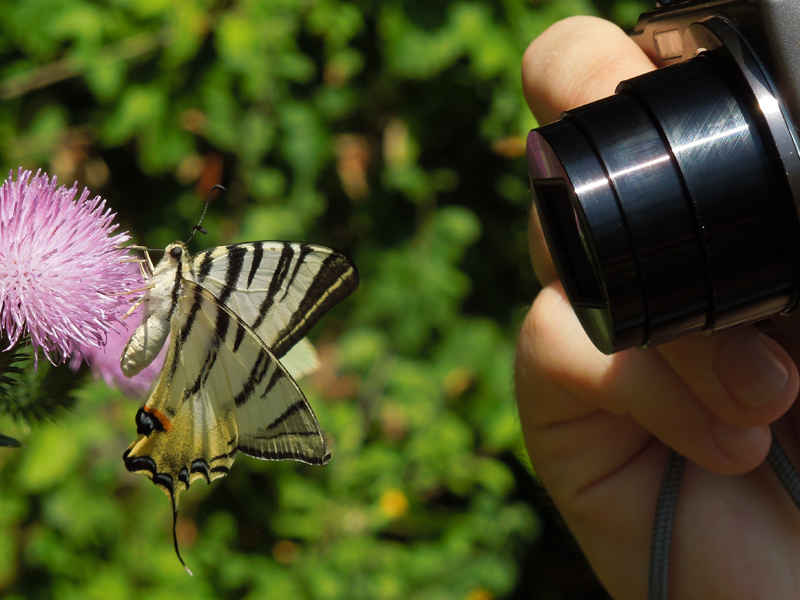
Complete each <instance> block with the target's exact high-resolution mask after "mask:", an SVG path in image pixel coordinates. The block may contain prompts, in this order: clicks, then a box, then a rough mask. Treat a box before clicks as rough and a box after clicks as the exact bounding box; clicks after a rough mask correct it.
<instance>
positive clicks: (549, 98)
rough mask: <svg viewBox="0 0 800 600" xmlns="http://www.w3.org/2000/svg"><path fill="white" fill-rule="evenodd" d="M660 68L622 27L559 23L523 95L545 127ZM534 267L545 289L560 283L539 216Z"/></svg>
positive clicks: (538, 47) (532, 231) (537, 43)
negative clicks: (568, 111) (629, 81)
mask: <svg viewBox="0 0 800 600" xmlns="http://www.w3.org/2000/svg"><path fill="white" fill-rule="evenodd" d="M653 69H655V66H654V65H653V63H652V62H650V59H649V58H647V56H646V55H645V54H644V52H642V50H641V49H640V48H639V47H638V46H637V45H636V43H635V42H634V41H633V40H631V39H630V38H629V37H628V36H627V35H625V32H624V31H622V30H621V29H620V28H619V27H617V26H616V25H614V24H613V23H610V22H608V21H604V20H602V19H597V18H595V17H572V18H570V19H565V20H564V21H559V22H558V23H556V24H555V25H553V26H551V27H550V28H549V29H547V30H546V31H545V32H544V33H543V34H542V35H540V36H539V37H538V38H536V39H535V40H534V41H533V42H532V43H531V45H530V46H528V49H527V50H526V51H525V56H524V58H523V59H522V89H523V92H524V93H525V99H526V100H527V102H528V106H530V109H531V111H532V112H533V114H534V116H535V117H536V119H537V120H538V121H539V123H540V124H542V125H544V124H546V123H549V122H550V121H554V120H555V119H556V118H557V117H558V115H559V114H561V113H562V112H563V111H565V110H568V109H570V108H574V107H576V106H581V105H583V104H587V103H589V102H593V101H595V100H599V99H600V98H605V97H606V96H610V95H612V94H613V93H614V90H615V89H616V87H617V84H618V83H619V82H620V81H623V80H625V79H630V78H631V77H636V76H637V75H641V74H642V73H646V72H647V71H652V70H653ZM528 239H529V244H530V251H531V262H532V264H533V268H534V271H535V272H536V277H537V278H538V279H539V282H540V283H541V284H542V285H547V284H548V283H550V282H551V281H554V280H555V279H557V277H558V276H557V274H556V270H555V267H554V266H553V261H552V259H551V257H550V253H549V251H548V250H547V245H546V244H545V241H544V235H543V234H542V227H541V224H540V223H539V219H538V217H537V215H536V211H535V210H533V211H532V214H531V220H530V224H529V228H528Z"/></svg>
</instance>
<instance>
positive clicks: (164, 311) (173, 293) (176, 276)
mask: <svg viewBox="0 0 800 600" xmlns="http://www.w3.org/2000/svg"><path fill="white" fill-rule="evenodd" d="M173 250H179V251H178V252H173ZM186 256H187V253H186V252H185V251H184V248H183V246H182V244H171V245H170V246H168V247H167V249H166V251H165V253H164V258H162V259H161V261H160V262H159V263H158V265H157V266H156V268H155V271H154V273H153V278H152V279H151V281H150V285H151V286H152V287H151V288H150V289H149V290H147V292H146V293H145V297H144V300H145V311H144V317H143V318H142V322H141V324H140V325H139V327H137V328H136V331H134V332H133V335H132V336H131V339H130V340H129V341H128V343H127V345H126V346H125V349H124V350H123V351H122V357H121V359H120V367H121V368H122V372H123V373H124V374H125V375H126V376H128V377H133V376H134V375H136V374H137V373H139V372H140V371H142V369H144V368H145V367H147V366H148V365H149V364H150V363H152V362H153V360H155V358H156V356H158V353H159V352H160V351H161V348H163V346H164V342H166V340H167V336H168V335H169V330H170V322H171V320H172V314H173V313H174V312H175V306H176V305H177V302H178V298H179V297H180V293H181V280H182V274H183V271H184V269H185V268H186V267H185V263H186V258H185V257H186Z"/></svg>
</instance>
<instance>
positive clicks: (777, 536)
mask: <svg viewBox="0 0 800 600" xmlns="http://www.w3.org/2000/svg"><path fill="white" fill-rule="evenodd" d="M653 68H654V66H653V65H652V63H650V61H649V60H648V59H647V57H646V56H645V55H644V54H643V53H642V51H641V50H640V49H639V48H638V46H636V44H635V43H634V42H633V41H631V40H630V39H629V38H628V37H627V36H626V35H625V34H624V33H623V32H622V31H621V30H620V29H618V28H617V27H616V26H614V25H612V24H610V23H608V22H606V21H601V20H599V19H594V18H588V17H575V18H572V19H568V20H566V21H562V22H560V23H557V24H556V25H554V26H553V27H551V28H550V29H548V30H547V31H546V32H545V33H544V34H542V35H541V36H540V37H539V38H538V39H537V40H535V41H534V42H533V43H532V44H531V46H530V47H529V48H528V51H527V52H526V54H525V58H524V61H523V67H522V76H523V86H524V91H525V95H526V98H527V100H528V104H529V105H530V107H531V110H532V111H533V113H534V114H535V115H536V117H537V118H538V119H539V122H540V123H542V124H545V123H547V122H550V121H552V120H554V119H556V118H557V117H558V115H559V113H560V112H562V111H564V110H567V109H569V108H573V107H575V106H579V105H582V104H585V103H587V102H591V101H593V100H597V99H600V98H603V97H605V96H609V95H611V94H612V93H613V92H614V89H615V88H616V86H617V84H618V83H619V82H620V81H621V80H623V79H628V78H630V77H634V76H636V75H639V74H641V73H643V72H645V71H649V70H651V69H653ZM529 238H530V247H531V260H532V263H533V266H534V270H535V272H536V275H537V277H538V278H539V281H540V282H541V283H542V285H543V286H544V289H543V290H542V291H541V293H540V294H539V296H538V297H537V298H536V301H535V302H534V304H533V306H532V308H531V310H530V312H529V314H528V316H527V318H526V320H525V323H524V325H523V328H522V331H521V334H520V339H519V343H518V346H517V359H516V388H517V400H518V403H519V411H520V417H521V422H522V428H523V433H524V435H525V441H526V444H527V448H528V452H529V455H530V457H531V461H532V462H533V464H534V466H535V467H536V471H537V473H538V475H539V477H540V478H541V480H542V483H543V484H544V485H545V487H546V488H547V490H548V492H549V493H550V495H551V497H552V499H553V501H554V503H555V504H556V506H557V507H558V509H559V511H560V512H561V514H562V516H563V517H564V520H565V521H566V523H567V524H568V525H569V527H570V529H571V530H572V533H573V534H574V535H575V538H576V540H577V541H578V544H579V545H580V546H581V548H582V549H583V551H584V552H585V554H586V556H587V558H588V560H589V562H590V564H591V565H592V567H593V569H594V570H595V572H596V573H597V575H598V577H599V578H600V580H601V581H602V583H603V584H604V585H605V586H606V588H607V589H608V591H609V592H610V593H611V594H612V596H613V597H614V598H617V599H618V600H628V599H640V598H645V597H646V587H647V569H648V559H649V545H650V535H651V528H652V523H653V515H654V511H655V505H656V498H657V495H658V490H659V486H660V481H661V475H662V471H663V468H664V464H665V462H666V459H667V455H668V453H669V448H674V449H675V450H676V451H677V452H679V453H681V454H682V455H684V456H685V457H687V458H688V459H689V461H691V462H690V463H689V464H688V466H687V470H686V474H685V476H684V480H683V484H682V488H681V494H680V497H679V500H678V509H677V515H676V522H675V530H674V533H673V544H672V559H671V563H670V579H671V581H670V598H679V599H682V600H683V599H693V598H698V599H704V600H705V599H708V598H726V599H735V598H742V599H745V598H746V599H748V600H752V599H754V598H770V599H775V598H797V597H798V595H799V592H798V589H800V511H798V510H797V508H796V507H795V505H794V504H793V502H792V500H791V499H790V497H789V496H788V494H787V493H786V491H785V490H784V489H783V488H782V487H781V485H780V483H779V482H778V480H777V478H776V477H775V475H774V474H773V473H772V471H771V470H770V468H769V467H768V466H767V465H766V463H764V458H765V456H766V454H767V451H768V450H769V444H770V436H771V434H770V428H769V425H770V424H771V423H774V424H773V428H772V429H773V431H775V432H776V433H777V435H778V437H779V438H780V439H781V443H782V444H783V446H784V448H785V450H786V452H787V454H788V455H789V457H790V458H791V459H792V461H793V462H794V464H796V465H797V464H800V444H798V442H797V440H798V425H799V424H800V421H799V419H800V411H799V410H798V409H796V408H794V407H793V404H794V400H795V398H796V397H797V393H798V388H799V387H800V376H798V371H797V367H796V366H795V360H796V359H799V358H800V344H798V343H796V342H792V341H790V340H788V339H781V340H780V341H781V343H780V344H779V343H778V342H776V341H775V340H774V339H772V338H769V337H767V336H766V335H764V334H762V333H760V332H759V331H758V330H757V329H756V328H755V327H753V326H747V327H741V328H738V329H734V330H730V331H723V332H719V333H715V334H714V335H713V336H711V337H710V338H704V337H701V336H698V335H693V336H688V337H685V338H682V339H679V340H676V341H673V342H669V343H667V344H663V345H661V346H658V347H656V348H654V349H651V350H647V351H641V350H638V349H630V350H626V351H623V352H620V353H618V354H615V355H613V356H606V355H603V354H601V353H600V352H599V351H598V350H597V349H596V348H595V347H594V346H593V345H592V343H591V342H590V341H589V338H588V337H587V336H586V334H585V333H584V331H583V329H582V328H581V326H580V324H579V322H578V320H577V318H576V317H575V315H574V313H573V311H572V309H571V307H570V305H569V302H568V301H567V299H566V297H565V295H564V292H563V289H562V288H561V285H560V284H559V282H558V279H557V275H556V272H555V268H554V266H553V262H552V259H551V257H550V255H549V253H548V251H547V247H546V245H545V242H544V238H543V235H542V231H541V227H540V226H539V222H538V219H537V218H536V215H535V211H534V214H533V215H532V217H531V224H530V230H529ZM793 357H794V359H793Z"/></svg>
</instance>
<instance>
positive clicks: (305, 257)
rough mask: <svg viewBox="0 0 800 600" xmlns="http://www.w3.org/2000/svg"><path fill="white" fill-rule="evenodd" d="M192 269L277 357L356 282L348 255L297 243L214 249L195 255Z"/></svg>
mask: <svg viewBox="0 0 800 600" xmlns="http://www.w3.org/2000/svg"><path fill="white" fill-rule="evenodd" d="M191 273H192V276H193V277H194V280H195V281H196V282H197V283H199V284H200V285H202V286H203V287H204V288H206V289H207V290H208V291H209V292H211V293H212V294H213V295H214V296H216V297H217V298H218V299H219V300H220V302H222V303H223V304H225V305H226V306H228V307H229V308H230V309H231V311H232V312H234V313H236V314H237V315H238V316H239V317H240V318H241V319H242V320H243V321H244V322H245V323H246V324H247V325H249V326H250V327H251V328H252V329H253V331H255V333H256V334H257V335H258V336H259V337H260V338H261V339H262V341H263V342H264V343H265V344H266V345H267V346H268V347H269V348H270V350H271V351H272V353H273V354H274V355H275V356H276V357H278V358H281V357H282V356H283V355H284V354H286V352H287V351H288V350H289V349H290V348H291V347H292V346H293V345H295V344H296V343H297V342H298V341H299V340H300V339H301V338H302V337H303V336H304V335H305V334H306V333H307V332H308V330H309V329H311V327H312V326H313V325H314V324H315V323H316V322H317V321H318V320H319V318H320V317H321V316H322V315H323V314H324V313H325V312H327V311H328V310H329V309H330V308H331V307H332V306H333V305H335V304H336V303H338V302H339V301H340V300H342V299H343V298H345V297H347V296H348V295H350V294H351V293H352V292H353V291H354V290H355V289H356V287H358V275H357V272H356V270H355V268H354V266H353V264H352V263H351V262H350V261H349V260H348V259H347V258H345V257H344V256H342V255H341V254H338V253H336V252H334V251H333V250H331V249H330V248H325V247H323V246H314V245H311V244H302V243H294V242H252V243H248V244H234V245H232V246H221V247H218V248H210V249H209V250H206V251H204V252H201V253H200V254H198V255H197V256H196V257H194V259H193V261H192V265H191Z"/></svg>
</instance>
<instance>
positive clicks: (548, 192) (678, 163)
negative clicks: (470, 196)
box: [528, 51, 800, 353]
mask: <svg viewBox="0 0 800 600" xmlns="http://www.w3.org/2000/svg"><path fill="white" fill-rule="evenodd" d="M528 158H529V167H530V174H531V187H532V189H533V192H534V199H535V202H536V207H537V210H538V212H539V216H540V219H541V222H542V226H543V230H544V233H545V237H546V239H547V242H548V246H549V247H550V251H551V254H552V255H553V259H554V262H555V264H556V268H557V270H558V273H559V276H560V278H561V281H562V283H563V284H564V288H565V290H566V292H567V295H568V297H569V300H570V302H571V303H572V305H573V307H574V309H575V312H576V314H577V315H578V317H579V319H580V320H581V323H582V324H583V326H584V329H586V331H587V333H588V334H589V337H590V338H591V339H592V341H593V342H594V343H595V345H596V346H597V347H598V348H599V349H600V350H601V351H603V352H605V353H612V352H616V351H618V350H622V349H624V348H628V347H631V346H640V347H647V346H649V345H652V344H657V343H661V342H664V341H667V340H670V339H674V338H676V337H679V336H682V335H685V334H687V333H690V332H694V331H707V332H712V331H715V330H719V329H723V328H727V327H731V326H734V325H738V324H741V323H746V322H751V321H755V320H759V319H762V318H765V317H768V316H771V315H774V314H777V313H780V312H783V311H786V310H788V309H791V308H793V307H794V303H795V302H796V295H797V289H798V260H797V259H798V249H797V239H798V237H797V234H798V231H799V230H800V226H799V225H798V217H797V211H796V209H795V205H794V200H793V197H792V193H791V189H790V186H789V184H788V182H787V168H786V166H785V165H784V164H783V162H782V160H781V156H780V153H779V152H778V150H776V146H775V142H774V140H773V139H772V133H771V132H770V130H769V128H768V127H767V126H766V124H765V121H764V114H763V107H759V105H758V102H757V101H756V99H755V96H754V95H753V93H752V91H751V90H749V89H748V88H747V86H746V85H744V84H743V83H742V78H741V77H738V76H737V75H736V74H735V72H732V71H731V68H730V65H729V61H727V60H726V59H725V58H724V57H721V56H720V55H719V54H718V53H715V52H713V51H712V52H708V53H703V54H700V55H699V56H697V57H696V58H692V59H689V60H686V61H683V62H681V63H678V64H675V65H673V66H670V67H665V68H663V69H659V70H657V71H653V72H651V73H647V74H645V75H642V76H640V77H637V78H634V79H631V80H629V81H626V82H623V83H622V84H620V86H619V88H618V90H617V93H616V94H615V95H614V96H612V97H609V98H605V99H603V100H600V101H598V102H594V103H592V104H588V105H586V106H582V107H580V108H577V109H574V110H570V111H568V112H567V113H565V114H563V115H562V117H561V119H560V120H559V121H556V122H555V123H552V124H550V125H547V126H545V127H541V128H539V129H537V130H534V131H532V132H531V133H530V135H529V137H528Z"/></svg>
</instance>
